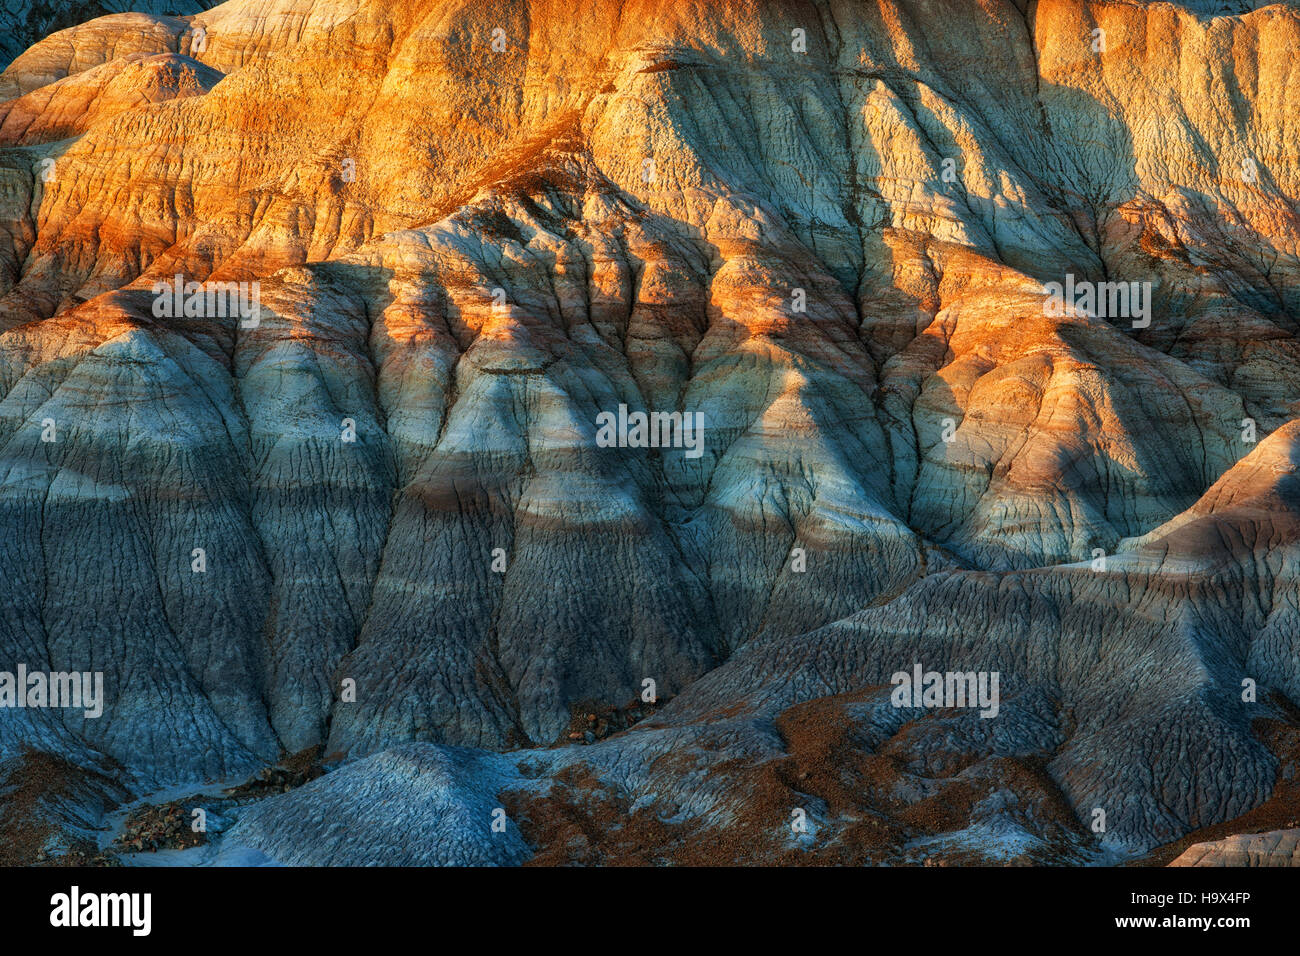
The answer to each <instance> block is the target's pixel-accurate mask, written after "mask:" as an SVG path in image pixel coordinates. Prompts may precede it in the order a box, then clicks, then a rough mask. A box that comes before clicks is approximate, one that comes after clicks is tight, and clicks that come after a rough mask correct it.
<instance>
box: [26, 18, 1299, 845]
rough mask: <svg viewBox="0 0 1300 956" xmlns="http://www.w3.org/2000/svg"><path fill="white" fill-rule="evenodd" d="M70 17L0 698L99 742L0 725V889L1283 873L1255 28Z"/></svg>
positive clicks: (1293, 456) (1267, 299) (1279, 359)
mask: <svg viewBox="0 0 1300 956" xmlns="http://www.w3.org/2000/svg"><path fill="white" fill-rule="evenodd" d="M86 6H95V5H82V4H71V3H68V4H62V5H60V4H44V5H42V8H43V9H45V8H48V10H47V12H48V13H50V15H51V16H52V17H53V19H50V20H49V21H48V23H49V27H48V28H47V29H54V28H55V27H58V26H62V25H64V24H65V23H73V22H77V21H79V20H85V21H87V22H78V24H77V25H75V26H70V27H69V28H68V29H63V30H57V31H56V32H50V33H42V34H40V38H39V40H38V38H37V37H35V36H33V37H31V38H30V39H31V41H32V45H31V46H30V47H29V48H27V49H25V50H24V51H22V52H21V53H18V52H17V51H15V52H14V55H13V58H12V62H11V63H9V65H8V67H7V68H6V69H5V70H4V72H3V74H2V75H0V530H2V531H3V541H4V544H3V546H2V547H0V671H3V672H15V673H16V672H17V671H18V669H19V667H20V666H22V667H24V668H26V670H27V671H28V672H32V671H48V672H100V673H102V675H103V686H104V701H103V713H102V714H101V715H99V716H86V715H85V713H83V711H82V710H76V709H72V708H63V709H56V708H52V707H25V708H17V707H8V708H5V709H0V787H2V788H4V790H5V792H6V793H8V795H9V796H8V799H7V800H6V801H5V802H4V803H3V804H0V859H3V860H7V861H9V862H23V863H25V862H31V861H34V860H38V859H45V858H49V857H52V856H53V857H58V856H60V855H61V854H64V853H67V852H74V853H91V854H93V853H95V852H96V851H97V849H98V848H97V847H95V846H94V844H95V843H97V842H99V843H102V842H103V834H102V833H100V832H98V831H99V830H100V829H101V828H104V827H106V826H110V823H111V821H112V820H113V819H114V816H113V814H114V813H115V812H118V811H117V808H118V807H119V805H121V804H123V803H127V802H132V801H135V802H142V803H141V805H161V804H167V803H169V801H175V800H179V801H180V803H179V804H177V805H178V806H181V807H182V809H184V810H186V811H187V812H189V811H190V810H191V809H192V808H193V807H195V806H204V807H207V808H209V809H211V810H212V819H213V821H214V822H213V827H212V831H211V832H210V833H209V835H208V837H207V843H206V844H205V845H204V847H202V848H198V849H195V850H193V851H186V852H192V853H197V854H207V856H205V857H203V859H211V858H213V854H215V855H216V858H220V859H223V860H230V861H248V860H258V861H276V862H281V863H317V864H323V863H349V864H355V863H367V862H377V863H382V864H422V863H433V862H441V863H520V862H532V863H537V864H547V863H562V862H582V863H611V862H634V863H669V862H676V863H694V862H741V863H748V862H785V863H797V862H818V863H826V862H848V863H887V862H888V863H902V862H911V863H920V862H941V863H966V862H990V861H991V862H1017V863H1098V862H1114V861H1122V860H1134V859H1146V860H1157V861H1163V862H1168V861H1169V860H1172V859H1173V858H1174V857H1175V856H1178V855H1180V854H1181V853H1182V852H1183V851H1184V850H1186V849H1187V847H1188V846H1190V845H1192V844H1193V843H1195V842H1197V841H1203V840H1226V839H1228V838H1230V837H1238V836H1241V835H1242V834H1247V833H1266V832H1267V833H1272V837H1270V842H1269V843H1268V845H1269V846H1274V845H1280V846H1285V847H1287V848H1288V849H1287V851H1286V852H1287V854H1288V856H1289V855H1290V854H1291V848H1293V846H1294V843H1295V838H1294V836H1291V837H1289V838H1288V837H1285V832H1286V831H1292V830H1295V829H1297V828H1300V792H1296V791H1295V789H1294V788H1295V786H1296V785H1295V783H1294V782H1293V778H1294V774H1295V771H1296V769H1297V764H1298V763H1300V709H1298V708H1300V471H1298V469H1300V339H1298V338H1297V333H1298V332H1300V326H1298V325H1297V322H1298V321H1300V206H1298V205H1297V201H1298V200H1300V58H1298V57H1297V56H1296V53H1297V51H1300V4H1297V3H1296V2H1294V0H1288V2H1282V3H1274V4H1268V5H1266V4H1261V3H1250V2H1244V3H1216V2H1195V3H1193V2H1186V3H1178V2H1161V3H1143V2H1134V0H1108V2H1088V0H1037V2H1027V0H979V2H974V0H870V2H866V0H783V2H777V0H725V2H712V0H565V2H562V3H561V2H552V0H494V2H492V3H483V2H468V0H230V2H227V3H224V4H221V5H219V6H215V7H213V8H212V9H209V10H206V11H204V12H200V11H199V8H200V7H201V6H202V5H201V4H197V3H195V4H191V5H188V6H187V5H184V4H170V5H169V4H154V3H136V4H135V9H136V10H137V12H122V13H111V15H108V16H103V17H98V18H95V19H90V17H91V16H93V15H94V14H96V13H98V12H100V10H99V9H96V10H93V11H90V13H89V14H88V15H87V16H85V17H78V16H76V11H77V10H78V9H81V8H83V7H86ZM104 6H105V9H109V7H108V6H107V5H104ZM160 7H166V8H167V9H166V10H161V9H158V8H160ZM112 9H116V7H115V6H114V7H112ZM20 16H21V15H20ZM23 22H24V23H27V24H30V23H35V22H37V21H34V20H31V19H30V18H28V19H26V20H24V21H23ZM40 22H41V23H46V22H47V21H40ZM0 59H9V56H7V55H6V56H4V57H0ZM178 276H179V277H180V279H179V280H177V277H178ZM199 283H203V284H207V285H206V286H204V287H203V289H216V290H217V292H215V293H214V295H215V296H216V297H217V298H216V299H214V298H213V297H211V296H207V297H206V300H205V293H204V292H203V289H200V287H199V286H197V285H192V284H199ZM241 284H242V285H241ZM1121 284H1122V285H1121ZM187 289H188V290H189V291H187ZM195 289H199V294H198V295H197V298H196V296H195V295H193V294H191V293H192V292H193V290H195ZM239 289H242V291H243V293H244V298H243V299H240V298H239V296H238V293H237V292H236V291H234V290H239ZM1063 289H1069V290H1070V291H1071V292H1074V291H1075V290H1078V289H1087V290H1094V289H1095V290H1098V291H1097V294H1096V295H1092V294H1089V295H1088V296H1087V297H1086V298H1084V299H1076V298H1075V297H1074V296H1073V295H1070V296H1069V301H1067V302H1065V304H1064V306H1063V307H1060V301H1061V290H1063ZM1121 292H1122V293H1123V296H1122V297H1121V295H1120V293H1121ZM176 293H179V294H176ZM1054 293H1055V298H1056V302H1057V306H1053V298H1054ZM227 294H229V296H230V297H231V302H232V303H233V304H232V306H231V307H230V308H225V307H223V308H220V309H217V308H214V307H213V306H214V303H215V302H217V300H219V299H220V297H221V296H223V295H227ZM250 303H251V304H250ZM218 304H220V305H221V306H225V305H226V302H225V301H224V300H221V301H220V302H219V303H218ZM238 306H247V308H243V309H242V311H241V307H238ZM620 407H624V408H623V409H622V417H623V418H624V419H626V417H627V415H628V414H629V413H632V414H635V413H637V412H641V413H659V414H671V413H681V414H682V415H683V416H684V417H683V418H680V419H678V420H679V421H689V420H693V419H694V417H695V416H696V415H698V416H701V418H700V419H699V421H701V422H702V423H703V424H702V428H701V431H700V432H699V433H698V435H697V437H699V438H700V439H701V440H700V442H699V445H698V446H697V447H694V448H693V447H691V446H689V445H688V444H684V443H681V442H677V443H675V444H676V447H636V445H637V442H636V441H630V442H629V441H624V442H616V443H614V444H613V445H611V444H610V443H609V442H608V441H604V440H602V435H601V422H602V416H608V417H611V418H614V419H618V418H619V417H620ZM606 420H607V419H606ZM656 444H657V443H656ZM914 668H920V669H921V671H922V672H930V671H935V672H960V673H971V674H979V675H984V676H986V677H988V676H990V675H993V676H996V679H997V681H998V684H997V688H998V701H997V706H996V708H994V709H995V711H996V713H995V714H993V713H989V712H988V708H985V712H984V713H981V710H979V709H976V708H974V707H970V706H965V707H963V706H960V705H956V706H953V701H951V700H947V701H945V702H944V703H945V704H946V705H948V706H934V705H932V704H931V703H929V702H926V701H922V700H921V699H920V697H919V694H918V698H917V699H916V700H910V701H907V702H906V706H897V703H898V702H897V699H896V697H895V694H894V692H895V690H896V687H895V682H894V681H893V677H894V675H896V674H898V673H900V672H902V673H904V674H912V673H913V672H914ZM2 702H3V701H2V700H0V703H2ZM268 768H270V769H268ZM304 768H306V769H304ZM322 770H323V771H325V772H324V773H323V774H322ZM250 777H255V780H254V781H253V782H252V783H250V784H249V785H248V786H247V787H244V788H242V789H239V790H237V791H233V793H234V795H233V796H232V794H231V793H229V792H225V791H223V790H222V789H221V788H222V787H229V786H231V785H233V784H238V783H241V782H243V781H245V780H247V779H248V778H250ZM268 781H269V782H268ZM494 824H496V825H494ZM1273 831H1282V832H1283V834H1284V835H1283V837H1277V834H1276V833H1273ZM413 835H415V836H413ZM1238 843H1239V844H1241V845H1243V846H1244V845H1246V844H1247V843H1249V841H1248V840H1247V841H1245V842H1243V841H1241V840H1239V841H1238ZM1250 845H1251V846H1255V844H1250ZM1233 852H1234V853H1235V854H1236V855H1235V856H1234V857H1232V858H1233V859H1257V858H1259V857H1260V851H1257V850H1254V849H1252V850H1249V851H1245V852H1239V851H1235V850H1234V851H1233ZM145 856H147V854H145ZM1192 856H1193V857H1195V858H1197V859H1200V858H1203V857H1204V858H1207V859H1208V858H1211V857H1213V858H1215V859H1222V858H1224V856H1223V854H1219V855H1218V856H1214V854H1208V853H1206V852H1205V851H1203V850H1198V851H1197V853H1196V854H1193V855H1192ZM1184 861H1186V858H1184Z"/></svg>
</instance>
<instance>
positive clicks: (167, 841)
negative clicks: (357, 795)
mask: <svg viewBox="0 0 1300 956" xmlns="http://www.w3.org/2000/svg"><path fill="white" fill-rule="evenodd" d="M321 753H322V748H320V747H312V748H308V749H306V750H302V751H299V752H298V753H295V754H291V755H289V756H287V757H285V758H284V759H283V760H281V761H280V762H279V763H278V764H276V765H274V766H271V767H266V768H264V769H262V770H260V771H258V772H257V773H256V774H254V775H253V776H252V777H250V778H249V779H248V780H247V781H245V782H244V783H242V784H239V785H238V786H236V787H230V788H228V789H227V790H225V791H224V792H223V794H221V795H212V796H209V795H202V794H192V795H190V796H188V797H185V798H183V799H179V800H171V801H168V802H166V803H159V804H145V805H143V806H140V807H137V808H135V809H133V810H132V811H131V812H130V813H129V814H128V815H127V817H126V820H125V822H124V823H123V827H122V832H121V833H120V834H119V835H118V836H117V837H116V838H115V839H114V840H113V842H112V844H111V845H110V846H108V847H107V848H105V849H102V850H101V849H99V848H98V847H96V846H95V845H94V844H93V843H92V842H90V841H89V840H83V839H67V837H68V834H66V833H65V834H63V836H64V837H65V839H66V843H65V845H64V846H62V847H60V846H54V845H52V844H53V843H54V842H55V841H54V839H53V838H55V837H57V836H59V835H60V834H59V833H57V832H56V831H55V830H54V829H52V828H45V829H43V830H41V831H40V833H39V834H36V835H38V836H39V837H40V838H41V840H42V841H44V842H43V845H42V846H41V847H40V848H39V849H34V850H33V851H32V852H31V853H30V854H29V856H28V859H27V860H25V862H30V863H33V864H35V865H40V866H91V867H97V866H121V865H122V862H121V856H122V855H123V854H127V853H157V852H158V851H160V850H190V849H194V848H196V847H200V846H204V845H206V844H207V843H208V834H207V831H205V830H203V829H199V830H196V829H195V828H194V825H193V824H194V821H195V819H196V818H195V811H196V810H202V811H203V812H204V813H205V814H206V816H207V819H208V820H209V821H212V820H213V819H218V818H220V817H221V816H222V815H224V813H225V812H227V811H229V810H230V809H232V808H235V807H241V806H246V805H248V804H252V803H256V802H258V801H260V800H263V799H265V798H267V797H271V796H275V795H277V794H281V793H287V792H288V791H290V790H294V789H296V788H297V787H301V786H302V785H303V784H305V783H308V782H310V781H312V780H315V779H316V778H317V777H320V776H321V775H322V774H324V773H325V769H324V767H323V765H322V764H321V759H320V758H321ZM39 756H42V757H43V756H45V755H39Z"/></svg>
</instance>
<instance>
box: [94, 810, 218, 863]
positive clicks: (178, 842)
mask: <svg viewBox="0 0 1300 956" xmlns="http://www.w3.org/2000/svg"><path fill="white" fill-rule="evenodd" d="M195 809H196V808H195V806H193V805H192V804H190V802H189V801H176V802H174V803H166V804H163V805H161V806H145V807H141V808H140V809H138V810H134V811H132V812H131V814H130V816H128V817H127V818H126V827H125V829H124V830H123V832H122V834H121V836H119V837H118V838H117V839H116V840H114V841H113V845H114V846H115V847H118V848H119V849H120V850H121V851H122V852H126V853H144V852H149V853H152V852H156V851H158V850H189V849H193V848H194V847H196V846H203V844H205V843H207V842H208V837H207V834H206V833H203V832H202V831H196V830H195V829H194V826H193V824H192V821H193V820H194V812H193V811H194V810H195Z"/></svg>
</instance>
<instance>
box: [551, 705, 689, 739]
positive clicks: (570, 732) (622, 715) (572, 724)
mask: <svg viewBox="0 0 1300 956" xmlns="http://www.w3.org/2000/svg"><path fill="white" fill-rule="evenodd" d="M666 703H667V701H666V700H656V701H655V702H654V703H646V702H645V701H642V700H640V699H637V700H634V701H632V702H631V703H629V704H624V705H623V706H622V707H605V708H595V707H592V706H590V705H583V704H578V705H575V706H574V708H573V717H572V719H571V720H570V721H569V727H568V729H567V730H566V731H565V732H564V734H563V735H562V737H561V738H560V740H558V741H556V746H563V745H565V744H594V743H596V742H597V741H600V740H604V739H605V738H606V737H612V736H613V735H614V734H617V733H622V732H623V731H624V730H627V729H628V728H629V727H631V726H632V725H633V724H635V723H637V722H638V721H641V720H645V719H646V718H647V717H649V716H650V715H651V714H653V713H655V712H656V711H658V710H659V709H660V708H662V707H663V706H664V704H666Z"/></svg>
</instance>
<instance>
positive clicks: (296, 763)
mask: <svg viewBox="0 0 1300 956" xmlns="http://www.w3.org/2000/svg"><path fill="white" fill-rule="evenodd" d="M323 749H324V748H322V747H308V748H307V749H306V750H300V751H298V753H296V754H291V755H290V756H288V757H285V758H284V759H283V760H281V761H280V762H279V763H278V764H276V765H275V766H274V767H266V768H264V769H262V770H259V771H258V772H257V773H256V774H254V775H253V776H252V777H249V778H248V780H246V781H244V782H243V783H241V784H240V785H239V786H237V787H231V788H230V789H228V790H227V791H226V793H227V794H228V795H229V796H230V797H231V798H232V799H235V800H245V799H248V798H252V799H261V798H262V797H269V796H271V795H272V794H275V793H288V792H289V791H290V790H296V789H297V788H298V787H301V786H302V785H303V784H305V783H310V782H311V781H313V780H315V779H316V778H317V777H320V776H323V775H324V773H325V768H324V766H323V765H322V763H321V753H322V751H323Z"/></svg>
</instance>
